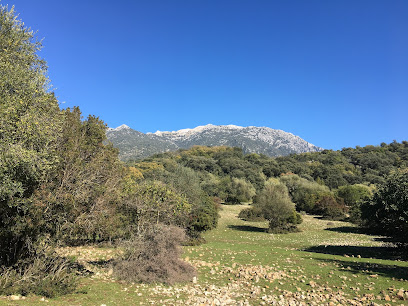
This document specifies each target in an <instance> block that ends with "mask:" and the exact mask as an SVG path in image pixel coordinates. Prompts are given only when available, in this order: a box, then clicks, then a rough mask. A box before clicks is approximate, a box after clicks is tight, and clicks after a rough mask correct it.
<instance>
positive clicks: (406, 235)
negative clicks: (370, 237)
mask: <svg viewBox="0 0 408 306" xmlns="http://www.w3.org/2000/svg"><path fill="white" fill-rule="evenodd" d="M361 217H362V220H363V225H364V226H365V227H366V228H367V229H368V230H370V231H372V232H375V233H378V234H381V235H386V236H389V237H390V238H392V240H393V241H394V243H395V244H397V245H399V246H405V247H407V246H408V169H405V170H399V171H397V172H396V173H394V174H392V175H390V176H389V177H388V178H387V180H386V182H385V184H384V185H383V186H382V187H381V188H380V189H379V190H378V191H377V192H376V193H375V195H374V197H373V199H372V200H371V201H367V202H366V203H364V204H363V205H362V207H361Z"/></svg>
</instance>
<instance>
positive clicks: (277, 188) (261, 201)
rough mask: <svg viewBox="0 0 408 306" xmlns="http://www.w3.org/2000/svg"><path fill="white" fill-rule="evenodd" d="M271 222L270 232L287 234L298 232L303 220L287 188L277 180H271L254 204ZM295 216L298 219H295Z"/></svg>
mask: <svg viewBox="0 0 408 306" xmlns="http://www.w3.org/2000/svg"><path fill="white" fill-rule="evenodd" d="M254 207H257V208H258V209H260V210H261V211H262V215H263V216H264V218H265V219H266V220H268V221H269V231H270V232H272V233H287V232H293V231H297V230H298V229H297V224H298V222H299V221H300V220H301V218H298V216H297V213H296V212H295V204H294V203H293V202H292V201H291V199H290V197H289V194H288V189H287V187H286V186H285V185H284V184H282V183H280V182H279V180H277V179H269V180H268V181H267V182H266V183H265V187H264V190H263V191H262V192H261V193H260V194H259V195H257V197H256V199H255V203H254ZM294 214H296V217H295V218H294Z"/></svg>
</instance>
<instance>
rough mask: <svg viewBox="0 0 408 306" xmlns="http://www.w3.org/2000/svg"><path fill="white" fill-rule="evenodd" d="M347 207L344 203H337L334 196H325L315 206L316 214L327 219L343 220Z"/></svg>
mask: <svg viewBox="0 0 408 306" xmlns="http://www.w3.org/2000/svg"><path fill="white" fill-rule="evenodd" d="M346 212H347V207H346V206H345V205H344V203H343V202H342V201H339V202H338V201H336V199H335V198H334V196H333V195H331V194H327V195H324V196H323V197H322V198H321V199H319V201H318V202H317V203H316V206H315V213H316V214H319V215H322V216H323V217H324V218H326V219H330V220H341V219H344V218H345V217H346Z"/></svg>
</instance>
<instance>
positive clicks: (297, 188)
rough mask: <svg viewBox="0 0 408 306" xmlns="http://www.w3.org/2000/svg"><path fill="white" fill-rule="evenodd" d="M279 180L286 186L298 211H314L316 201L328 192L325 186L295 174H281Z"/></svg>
mask: <svg viewBox="0 0 408 306" xmlns="http://www.w3.org/2000/svg"><path fill="white" fill-rule="evenodd" d="M279 180H280V181H281V182H282V183H283V184H285V186H286V187H287V188H288V191H289V194H290V196H291V199H292V201H293V202H294V203H295V204H296V210H298V211H305V212H307V213H316V209H315V205H316V203H317V202H318V201H319V199H320V198H321V197H322V196H323V195H326V194H330V190H329V188H327V187H326V186H322V185H320V184H318V183H316V182H314V181H309V180H307V179H304V178H301V177H300V176H298V175H296V174H286V175H281V176H280V178H279Z"/></svg>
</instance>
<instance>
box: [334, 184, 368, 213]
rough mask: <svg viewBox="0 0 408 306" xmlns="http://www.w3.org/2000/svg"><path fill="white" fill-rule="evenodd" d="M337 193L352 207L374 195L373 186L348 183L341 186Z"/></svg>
mask: <svg viewBox="0 0 408 306" xmlns="http://www.w3.org/2000/svg"><path fill="white" fill-rule="evenodd" d="M336 195H337V197H339V198H342V199H343V201H344V204H346V205H348V206H350V207H352V206H355V205H358V204H362V203H363V202H365V201H367V200H369V199H370V198H371V197H372V196H373V188H370V187H368V186H366V185H362V184H355V185H346V186H341V187H339V188H338V189H337V190H336Z"/></svg>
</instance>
